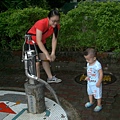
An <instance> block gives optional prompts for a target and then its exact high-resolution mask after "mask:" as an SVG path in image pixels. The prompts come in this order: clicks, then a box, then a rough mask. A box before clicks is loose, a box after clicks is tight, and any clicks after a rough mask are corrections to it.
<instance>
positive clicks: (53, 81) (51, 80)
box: [47, 76, 62, 83]
mask: <svg viewBox="0 0 120 120" xmlns="http://www.w3.org/2000/svg"><path fill="white" fill-rule="evenodd" d="M47 82H48V83H59V82H62V80H61V79H59V78H56V77H55V76H53V77H52V79H49V78H48V79H47Z"/></svg>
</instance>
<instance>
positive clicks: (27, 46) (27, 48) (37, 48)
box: [25, 43, 47, 53]
mask: <svg viewBox="0 0 120 120" xmlns="http://www.w3.org/2000/svg"><path fill="white" fill-rule="evenodd" d="M35 46H36V50H37V52H38V53H43V52H42V51H41V50H40V48H39V47H38V45H35ZM44 46H45V48H46V50H47V46H46V44H44ZM30 49H31V50H35V47H34V45H30ZM25 50H29V44H27V43H25Z"/></svg>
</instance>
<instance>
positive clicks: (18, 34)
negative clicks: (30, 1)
mask: <svg viewBox="0 0 120 120" xmlns="http://www.w3.org/2000/svg"><path fill="white" fill-rule="evenodd" d="M48 12H49V11H48V10H44V9H42V8H38V7H35V8H25V9H23V10H20V9H18V10H8V11H6V12H3V13H1V14H0V23H1V24H0V32H1V34H0V42H1V43H0V44H1V45H2V47H3V48H4V49H7V48H8V49H12V50H14V49H17V50H18V49H21V45H22V44H23V41H24V34H25V32H26V31H27V30H28V29H29V28H30V27H31V26H32V25H33V24H34V23H35V22H36V21H37V20H38V19H41V18H44V17H47V15H48ZM60 24H61V29H60V32H59V37H58V46H57V48H58V50H70V51H76V50H84V49H85V48H87V47H94V48H96V49H97V50H98V51H116V52H118V53H119V51H120V2H80V3H79V4H78V7H77V8H75V9H72V10H71V11H69V12H68V13H67V14H66V15H65V14H63V13H61V20H60ZM48 47H49V48H50V47H51V39H49V40H48Z"/></svg>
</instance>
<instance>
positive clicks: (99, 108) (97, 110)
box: [94, 106, 102, 112]
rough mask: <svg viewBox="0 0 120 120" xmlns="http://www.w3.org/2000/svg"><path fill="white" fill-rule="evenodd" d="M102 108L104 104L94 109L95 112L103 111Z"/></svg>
mask: <svg viewBox="0 0 120 120" xmlns="http://www.w3.org/2000/svg"><path fill="white" fill-rule="evenodd" d="M101 110H102V106H96V107H95V108H94V111H95V112H99V111H101Z"/></svg>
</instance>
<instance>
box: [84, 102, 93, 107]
mask: <svg viewBox="0 0 120 120" xmlns="http://www.w3.org/2000/svg"><path fill="white" fill-rule="evenodd" d="M92 105H93V103H90V102H87V103H86V104H85V107H86V108H90V107H91V106H92Z"/></svg>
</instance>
